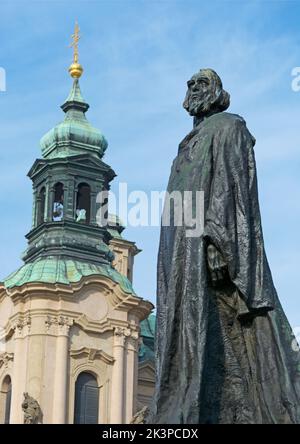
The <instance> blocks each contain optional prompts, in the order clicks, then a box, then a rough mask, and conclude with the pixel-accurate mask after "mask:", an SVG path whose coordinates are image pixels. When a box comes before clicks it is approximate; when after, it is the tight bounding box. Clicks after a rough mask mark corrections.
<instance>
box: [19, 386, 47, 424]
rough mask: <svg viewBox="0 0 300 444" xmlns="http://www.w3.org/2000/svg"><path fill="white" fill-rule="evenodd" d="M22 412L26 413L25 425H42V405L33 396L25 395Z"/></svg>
mask: <svg viewBox="0 0 300 444" xmlns="http://www.w3.org/2000/svg"><path fill="white" fill-rule="evenodd" d="M22 410H23V412H24V424H41V423H42V418H43V414H42V410H41V408H40V405H39V403H38V402H37V401H36V400H35V399H34V398H32V396H29V394H28V393H24V401H23V403H22Z"/></svg>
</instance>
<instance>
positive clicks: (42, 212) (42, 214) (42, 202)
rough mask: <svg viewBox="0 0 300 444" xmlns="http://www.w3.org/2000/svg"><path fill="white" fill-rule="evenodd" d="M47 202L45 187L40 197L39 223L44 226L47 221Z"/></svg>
mask: <svg viewBox="0 0 300 444" xmlns="http://www.w3.org/2000/svg"><path fill="white" fill-rule="evenodd" d="M45 201H46V188H45V187H43V188H42V189H41V191H40V192H39V195H38V202H37V204H38V205H37V206H38V215H37V223H38V225H39V224H42V223H43V222H44V221H45Z"/></svg>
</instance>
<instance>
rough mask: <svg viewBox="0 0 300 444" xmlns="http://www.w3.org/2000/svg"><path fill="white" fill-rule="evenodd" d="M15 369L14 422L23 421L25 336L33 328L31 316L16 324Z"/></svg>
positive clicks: (12, 411)
mask: <svg viewBox="0 0 300 444" xmlns="http://www.w3.org/2000/svg"><path fill="white" fill-rule="evenodd" d="M13 328H14V367H13V368H14V370H13V378H12V379H13V390H12V398H11V413H10V422H11V423H12V424H22V423H23V413H22V409H21V405H22V401H23V392H25V391H26V390H25V388H26V367H27V353H26V341H25V337H26V336H28V334H29V333H30V329H31V317H30V316H25V317H19V318H18V319H16V321H15V323H14V325H13Z"/></svg>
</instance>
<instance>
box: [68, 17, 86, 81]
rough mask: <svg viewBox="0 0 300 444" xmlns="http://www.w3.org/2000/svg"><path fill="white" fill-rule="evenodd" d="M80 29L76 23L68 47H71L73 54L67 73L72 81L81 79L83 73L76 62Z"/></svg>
mask: <svg viewBox="0 0 300 444" xmlns="http://www.w3.org/2000/svg"><path fill="white" fill-rule="evenodd" d="M79 32H80V29H79V26H78V23H77V22H76V23H75V30H74V34H72V43H71V45H70V47H73V49H74V53H73V63H72V64H71V65H70V68H69V73H70V75H71V76H72V77H73V79H79V77H81V74H82V73H83V68H82V66H81V65H80V63H79V62H78V42H79V40H80V34H79Z"/></svg>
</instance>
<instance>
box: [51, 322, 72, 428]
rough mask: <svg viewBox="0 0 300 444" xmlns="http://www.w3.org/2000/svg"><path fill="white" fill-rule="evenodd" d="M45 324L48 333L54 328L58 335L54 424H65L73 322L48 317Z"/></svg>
mask: <svg viewBox="0 0 300 444" xmlns="http://www.w3.org/2000/svg"><path fill="white" fill-rule="evenodd" d="M45 323H46V329H47V330H48V331H49V330H50V328H51V327H52V326H54V328H55V330H56V334H57V339H56V363H55V373H54V386H53V387H54V390H53V413H52V423H53V424H65V423H66V417H67V415H66V413H67V385H68V361H69V354H68V352H69V331H70V327H71V325H72V324H73V320H72V319H70V318H68V317H64V316H48V317H47V319H46V321H45Z"/></svg>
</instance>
